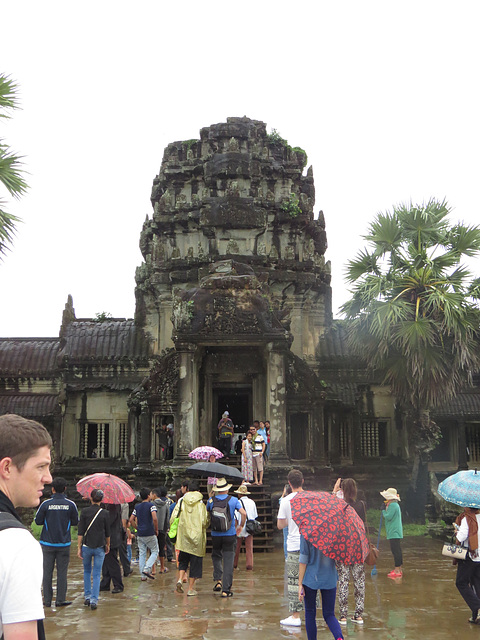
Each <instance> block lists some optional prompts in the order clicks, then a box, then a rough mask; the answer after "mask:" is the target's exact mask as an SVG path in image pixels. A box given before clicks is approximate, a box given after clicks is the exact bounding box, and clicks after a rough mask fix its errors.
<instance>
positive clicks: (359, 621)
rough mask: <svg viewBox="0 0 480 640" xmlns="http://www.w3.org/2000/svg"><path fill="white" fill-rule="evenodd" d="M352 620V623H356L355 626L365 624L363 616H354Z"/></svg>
mask: <svg viewBox="0 0 480 640" xmlns="http://www.w3.org/2000/svg"><path fill="white" fill-rule="evenodd" d="M350 620H351V621H352V622H354V623H355V624H363V618H362V616H352V617H351V618H350Z"/></svg>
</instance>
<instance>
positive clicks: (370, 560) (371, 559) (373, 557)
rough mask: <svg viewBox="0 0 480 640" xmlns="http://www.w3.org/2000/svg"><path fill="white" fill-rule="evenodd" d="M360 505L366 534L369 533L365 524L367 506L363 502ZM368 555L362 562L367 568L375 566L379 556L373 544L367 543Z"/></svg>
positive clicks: (366, 523)
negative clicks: (363, 512)
mask: <svg viewBox="0 0 480 640" xmlns="http://www.w3.org/2000/svg"><path fill="white" fill-rule="evenodd" d="M362 504H363V509H364V511H365V531H366V533H367V536H368V533H369V529H368V522H367V506H366V504H365V502H363V500H362ZM368 548H369V551H368V555H367V557H366V558H365V560H364V562H365V564H368V565H369V566H371V567H372V566H374V565H376V564H377V560H378V556H379V555H380V551H379V550H378V549H377V547H376V546H375V545H374V544H373V542H370V541H369V543H368Z"/></svg>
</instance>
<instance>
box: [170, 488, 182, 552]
mask: <svg viewBox="0 0 480 640" xmlns="http://www.w3.org/2000/svg"><path fill="white" fill-rule="evenodd" d="M182 503H183V498H182V499H181V500H180V508H179V510H178V514H177V516H176V517H175V518H174V519H173V520H172V522H171V523H170V529H169V530H168V533H167V535H168V537H169V538H170V540H171V541H172V543H173V544H175V542H176V541H177V532H178V522H179V520H180V512H181V510H182Z"/></svg>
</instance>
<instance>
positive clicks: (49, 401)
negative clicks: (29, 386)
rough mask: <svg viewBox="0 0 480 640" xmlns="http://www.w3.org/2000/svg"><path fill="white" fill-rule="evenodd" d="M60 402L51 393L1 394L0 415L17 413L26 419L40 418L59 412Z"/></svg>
mask: <svg viewBox="0 0 480 640" xmlns="http://www.w3.org/2000/svg"><path fill="white" fill-rule="evenodd" d="M59 410H60V407H59V400H58V396H57V395H56V394H51V393H9V394H8V395H2V394H0V415H3V414H5V413H17V414H18V415H21V416H24V417H25V418H40V417H42V418H43V417H45V416H49V415H53V414H54V413H55V412H56V411H59Z"/></svg>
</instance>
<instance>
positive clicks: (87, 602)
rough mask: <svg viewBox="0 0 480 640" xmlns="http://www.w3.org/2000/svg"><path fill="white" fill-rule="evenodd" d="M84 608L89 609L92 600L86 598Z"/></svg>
mask: <svg viewBox="0 0 480 640" xmlns="http://www.w3.org/2000/svg"><path fill="white" fill-rule="evenodd" d="M83 606H84V607H89V606H90V600H89V599H88V598H85V600H84V601H83Z"/></svg>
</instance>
